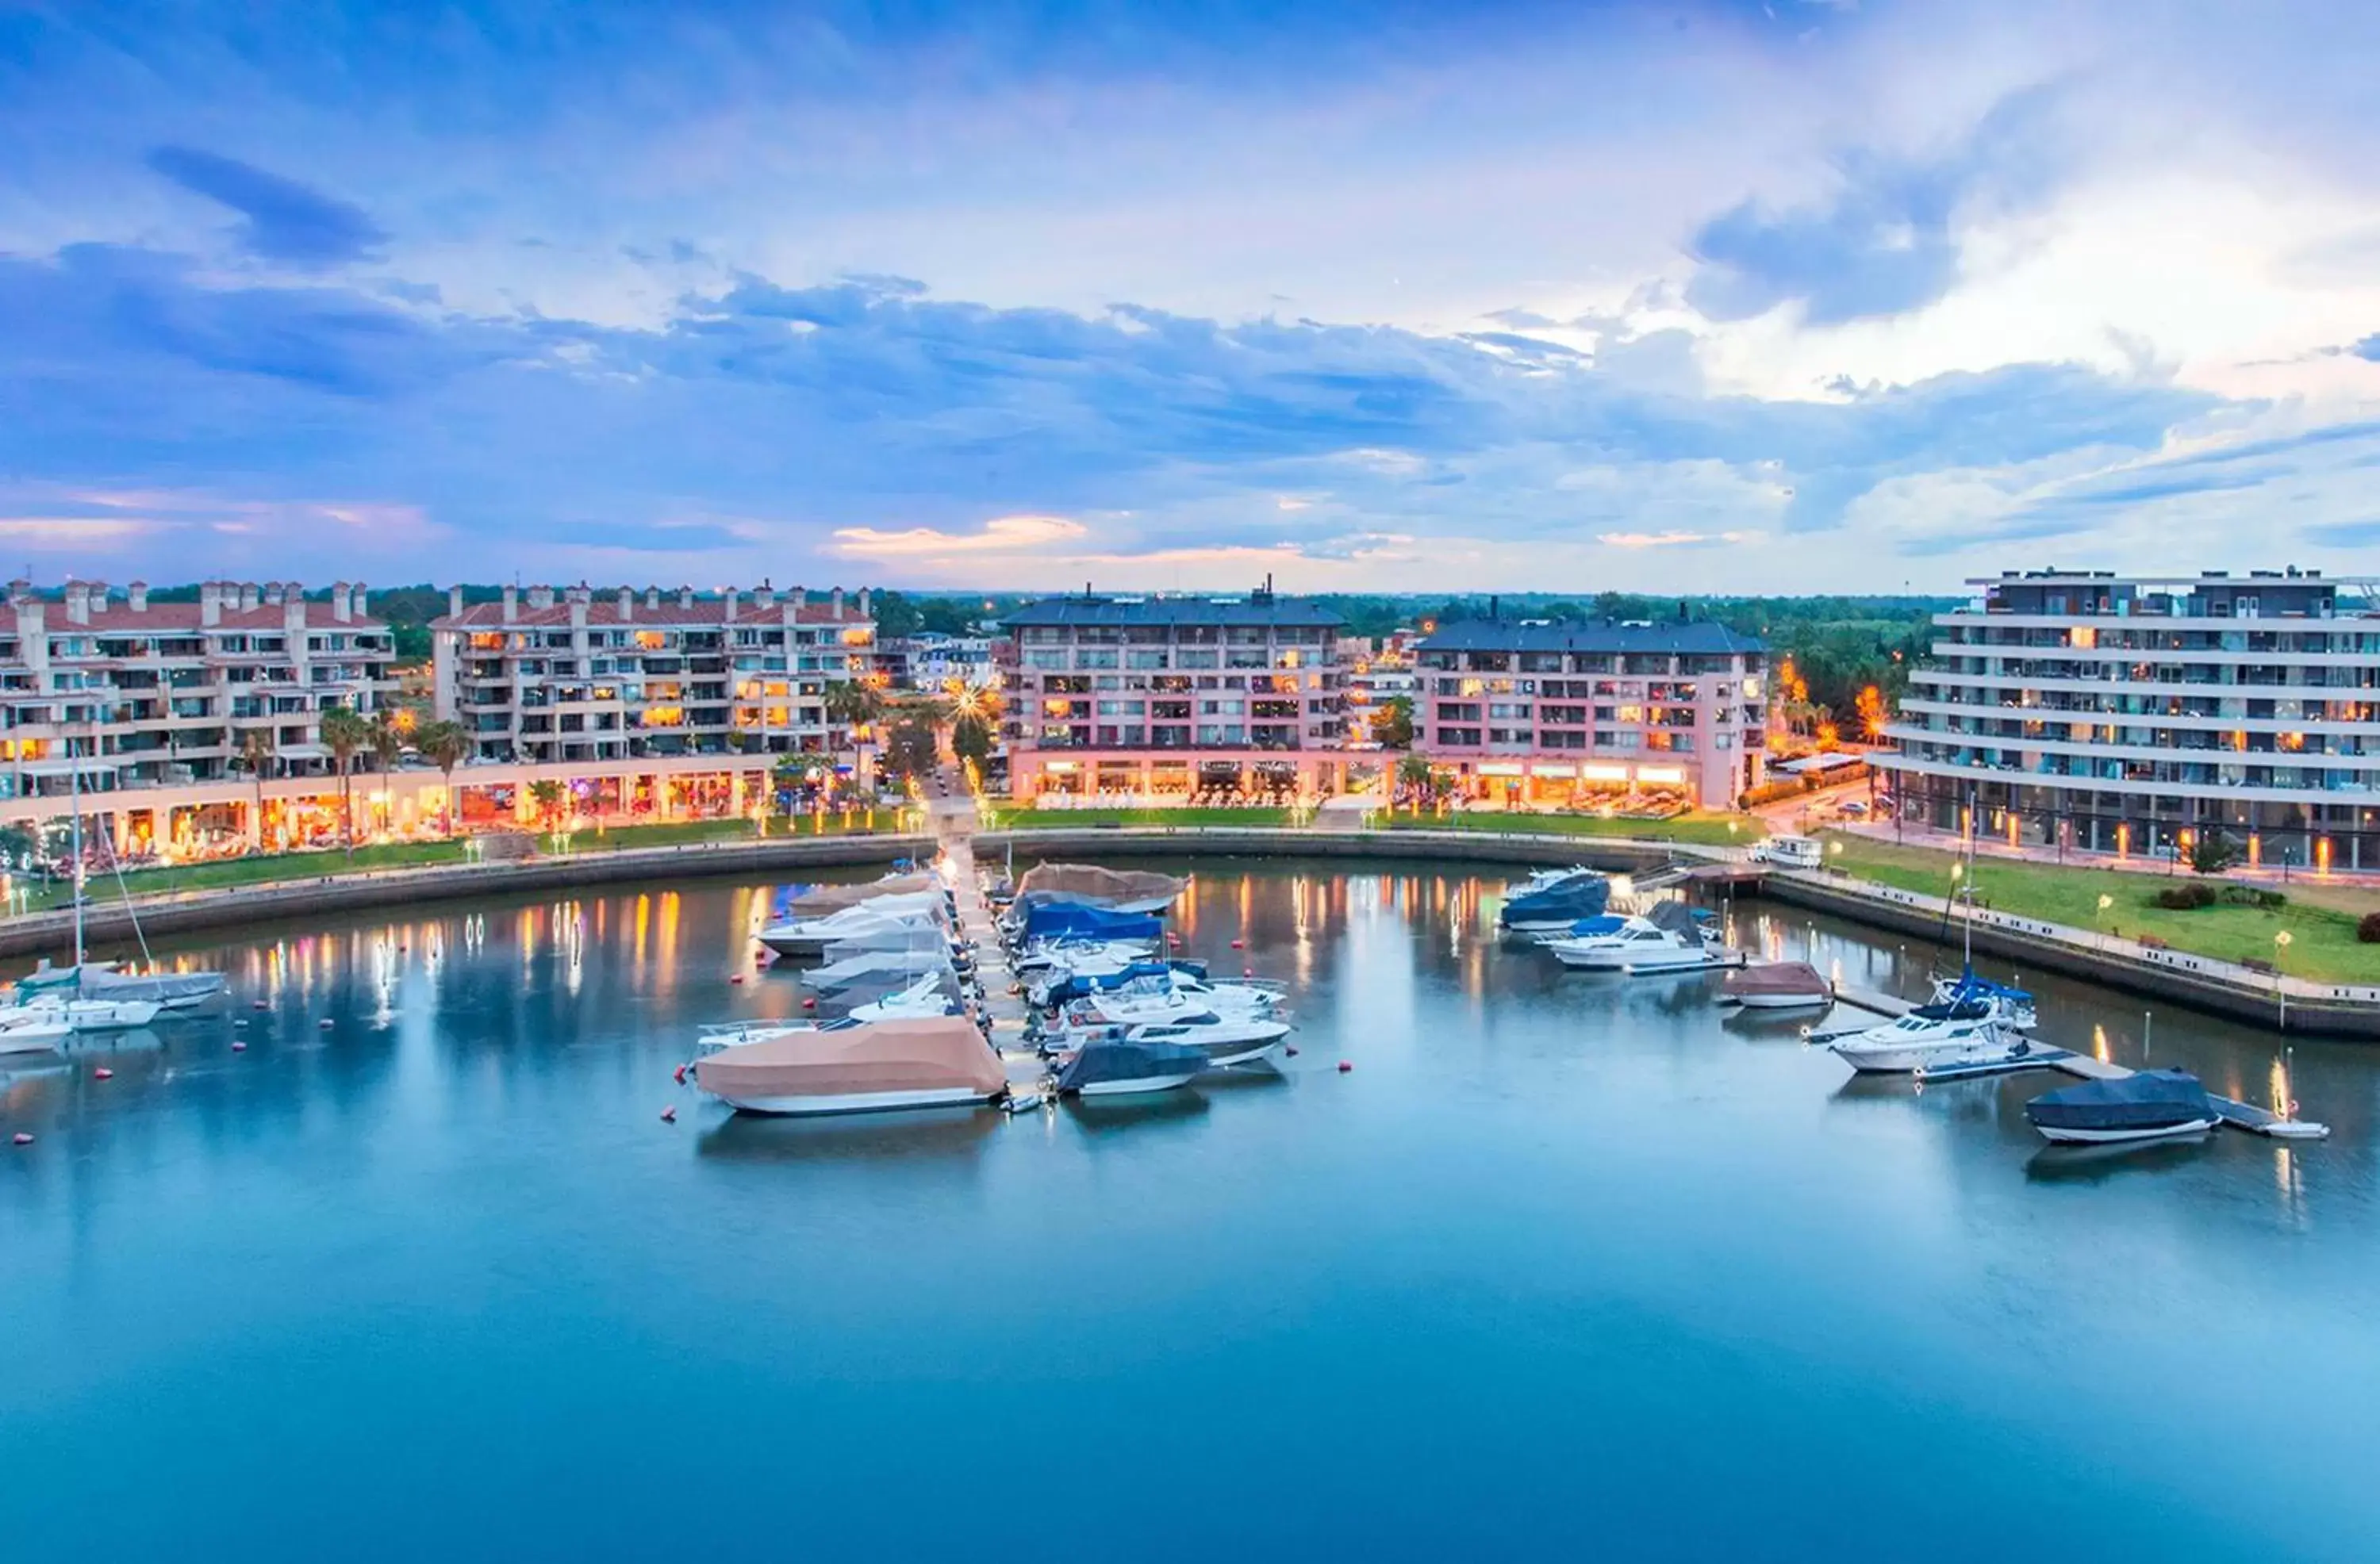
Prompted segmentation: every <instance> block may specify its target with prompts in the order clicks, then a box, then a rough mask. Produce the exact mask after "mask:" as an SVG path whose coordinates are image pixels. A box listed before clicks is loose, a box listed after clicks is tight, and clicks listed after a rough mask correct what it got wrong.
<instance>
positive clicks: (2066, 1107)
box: [2024, 1070, 2222, 1146]
mask: <svg viewBox="0 0 2380 1564" xmlns="http://www.w3.org/2000/svg"><path fill="white" fill-rule="evenodd" d="M2024 1116H2025V1119H2026V1121H2028V1122H2030V1123H2031V1124H2032V1125H2033V1127H2034V1129H2036V1130H2038V1131H2040V1132H2041V1134H2042V1135H2043V1136H2044V1138H2046V1139H2048V1140H2051V1141H2055V1142H2057V1143H2058V1144H2059V1145H2061V1146H2107V1145H2113V1144H2116V1143H2119V1142H2124V1141H2143V1140H2165V1139H2168V1138H2170V1137H2172V1136H2175V1135H2195V1134H2205V1133H2206V1132H2207V1131H2209V1130H2211V1129H2213V1128H2215V1126H2216V1124H2217V1123H2218V1122H2220V1121H2221V1119H2222V1115H2221V1114H2219V1113H2217V1112H2216V1108H2215V1104H2214V1103H2213V1102H2212V1101H2211V1100H2209V1099H2208V1097H2207V1095H2206V1087H2205V1086H2204V1085H2202V1084H2201V1083H2200V1081H2199V1079H2198V1077H2197V1076H2195V1075H2193V1074H2192V1073H2190V1072H2189V1071H2187V1070H2143V1071H2139V1072H2136V1073H2133V1074H2130V1075H2124V1076H2120V1077H2119V1078H2117V1079H2115V1080H2111V1081H2084V1082H2083V1083H2081V1084H2080V1085H2071V1086H2060V1087H2059V1088H2058V1090H2056V1091H2054V1092H2044V1093H2043V1094H2042V1095H2041V1096H2039V1097H2034V1099H2033V1100H2032V1101H2031V1102H2028V1103H2026V1104H2025V1105H2024Z"/></svg>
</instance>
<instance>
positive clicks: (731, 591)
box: [720, 587, 744, 624]
mask: <svg viewBox="0 0 2380 1564" xmlns="http://www.w3.org/2000/svg"><path fill="white" fill-rule="evenodd" d="M720 596H721V597H722V598H724V599H726V600H727V617H726V618H725V619H723V620H722V621H721V623H722V624H735V616H736V615H737V614H739V613H741V612H744V594H743V593H742V592H741V591H740V590H738V589H737V588H734V587H730V588H727V590H726V591H724V592H722V593H721V594H720Z"/></svg>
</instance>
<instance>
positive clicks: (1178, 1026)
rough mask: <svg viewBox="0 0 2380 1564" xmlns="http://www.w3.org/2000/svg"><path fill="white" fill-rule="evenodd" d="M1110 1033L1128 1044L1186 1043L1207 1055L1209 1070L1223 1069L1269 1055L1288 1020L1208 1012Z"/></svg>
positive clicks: (1286, 1033) (1286, 1030)
mask: <svg viewBox="0 0 2380 1564" xmlns="http://www.w3.org/2000/svg"><path fill="white" fill-rule="evenodd" d="M1110 1034H1111V1037H1112V1040H1117V1041H1122V1042H1127V1043H1187V1044H1189V1045H1190V1046H1191V1047H1193V1048H1195V1049H1198V1050H1199V1051H1200V1052H1201V1053H1204V1054H1205V1055H1206V1056H1207V1066H1208V1069H1210V1070H1222V1069H1228V1068H1230V1067H1231V1066H1233V1065H1235V1064H1251V1063H1254V1062H1255V1061H1257V1060H1260V1059H1268V1058H1270V1057H1271V1056H1272V1055H1273V1053H1274V1050H1276V1049H1279V1048H1280V1047H1281V1039H1283V1038H1284V1037H1288V1036H1289V1023H1288V1022H1286V1021H1270V1020H1266V1019H1264V1018H1262V1017H1258V1016H1233V1015H1217V1014H1215V1013H1213V1012H1208V1013H1206V1014H1203V1015H1185V1016H1183V1017H1182V1018H1181V1019H1179V1020H1176V1021H1166V1022H1157V1023H1152V1024H1144V1025H1138V1026H1126V1027H1123V1028H1121V1029H1117V1028H1112V1027H1111V1028H1110Z"/></svg>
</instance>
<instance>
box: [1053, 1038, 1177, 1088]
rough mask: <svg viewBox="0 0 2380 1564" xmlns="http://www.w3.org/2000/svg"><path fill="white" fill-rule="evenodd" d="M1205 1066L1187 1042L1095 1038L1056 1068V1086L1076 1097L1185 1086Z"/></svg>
mask: <svg viewBox="0 0 2380 1564" xmlns="http://www.w3.org/2000/svg"><path fill="white" fill-rule="evenodd" d="M1206 1068H1207V1056H1206V1054H1205V1053H1204V1052H1202V1051H1201V1050H1199V1049H1196V1048H1193V1047H1191V1046H1190V1045H1189V1044H1187V1043H1169V1042H1163V1041H1148V1040H1145V1041H1140V1042H1098V1043H1091V1044H1087V1045H1086V1046H1085V1047H1083V1048H1081V1049H1076V1050H1075V1053H1074V1054H1073V1055H1072V1056H1071V1057H1070V1058H1068V1059H1067V1061H1065V1063H1064V1064H1062V1065H1061V1066H1060V1067H1059V1070H1058V1081H1057V1086H1058V1090H1059V1091H1061V1092H1072V1093H1074V1094H1075V1096H1077V1097H1128V1096H1139V1095H1141V1094H1144V1093H1147V1092H1170V1091H1172V1090H1173V1089H1174V1088H1175V1087H1177V1086H1186V1085H1189V1084H1190V1083H1191V1082H1192V1081H1194V1080H1196V1079H1197V1078H1198V1076H1199V1074H1200V1073H1202V1072H1204V1071H1205V1070H1206Z"/></svg>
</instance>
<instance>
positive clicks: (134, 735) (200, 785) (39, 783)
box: [0, 581, 394, 828]
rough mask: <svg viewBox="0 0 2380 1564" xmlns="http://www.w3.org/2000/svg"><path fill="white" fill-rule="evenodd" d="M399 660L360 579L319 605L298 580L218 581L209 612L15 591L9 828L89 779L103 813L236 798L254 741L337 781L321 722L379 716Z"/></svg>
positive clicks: (5, 655)
mask: <svg viewBox="0 0 2380 1564" xmlns="http://www.w3.org/2000/svg"><path fill="white" fill-rule="evenodd" d="M393 655H394V647H393V643H392V639H391V637H390V634H389V631H388V628H387V626H385V625H383V624H380V623H379V622H377V621H375V620H373V619H371V618H370V617H369V616H367V615H366V614H365V612H364V588H362V587H361V586H360V585H358V584H355V583H350V582H344V581H343V582H340V583H339V584H338V585H336V586H334V587H333V588H331V590H330V593H329V596H328V600H325V601H315V602H310V601H308V600H306V597H305V595H304V592H303V590H302V589H301V588H299V587H298V585H297V583H296V582H294V581H290V582H278V581H275V582H267V583H265V584H263V585H261V586H259V585H258V584H256V583H254V582H246V583H234V582H225V581H210V582H207V583H205V584H204V585H202V586H201V587H200V588H199V595H198V600H197V601H195V602H172V603H166V602H153V601H152V600H150V596H149V589H148V588H147V587H146V586H145V585H143V584H142V583H140V582H138V581H136V582H134V583H133V584H132V585H131V586H130V587H129V588H127V589H126V590H125V593H124V595H123V596H122V597H121V598H118V597H116V596H115V595H114V594H113V593H112V592H111V591H110V590H109V588H107V586H106V585H105V584H104V583H103V582H96V581H91V582H82V581H74V582H68V583H67V586H66V588H65V590H64V592H63V593H61V594H60V595H58V596H56V597H46V596H42V595H40V594H37V593H36V592H35V591H34V590H33V588H32V587H31V585H30V583H29V582H25V581H12V582H10V583H9V585H8V603H7V613H6V617H5V619H0V723H4V724H5V726H0V818H9V819H30V818H41V817H44V816H49V815H55V814H58V813H61V812H63V809H64V804H63V801H64V800H65V799H67V797H68V796H69V795H70V794H72V793H73V792H74V791H75V781H76V774H77V773H78V772H79V774H80V784H81V786H80V791H81V793H82V794H83V795H84V800H85V807H86V808H89V809H92V810H100V809H105V810H109V811H112V812H116V813H125V812H128V811H136V810H137V811H140V812H142V813H143V814H144V815H148V814H153V813H155V812H156V811H157V810H161V809H165V808H169V807H172V806H176V805H178V804H179V803H181V802H183V797H184V795H185V794H187V795H188V797H190V798H196V797H198V796H200V794H210V793H211V792H212V793H225V794H228V793H229V791H230V790H229V789H226V788H225V787H223V786H221V785H220V784H225V783H237V782H240V781H241V780H242V778H243V775H244V773H242V772H241V771H240V770H238V768H237V765H236V763H235V762H236V757H237V755H238V753H239V749H240V745H241V740H242V737H243V735H244V734H246V733H247V732H249V730H251V729H261V730H263V731H265V732H266V733H267V734H270V736H271V738H272V741H273V754H274V760H273V766H272V768H271V774H273V775H274V776H277V777H299V776H310V775H321V774H323V773H326V772H329V771H330V770H332V769H333V766H332V760H331V754H330V751H329V750H328V749H326V748H325V747H323V746H322V734H321V721H322V713H323V712H324V711H327V710H330V709H334V708H337V707H346V708H349V709H353V710H356V711H358V712H362V713H366V714H370V712H372V711H374V710H376V709H379V707H380V706H381V704H382V702H383V698H384V697H385V696H386V694H387V693H388V691H389V690H391V689H392V688H393V687H394V686H393V681H392V678H391V673H390V668H389V662H390V659H391V657H392V656H393ZM205 784H218V785H217V786H216V787H214V788H213V789H212V790H209V789H207V787H206V786H205ZM193 788H197V789H199V790H200V791H199V793H189V791H188V790H190V789H193ZM169 795H170V799H171V801H170V802H169ZM162 825H163V822H162V821H158V822H156V826H157V827H159V828H162Z"/></svg>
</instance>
